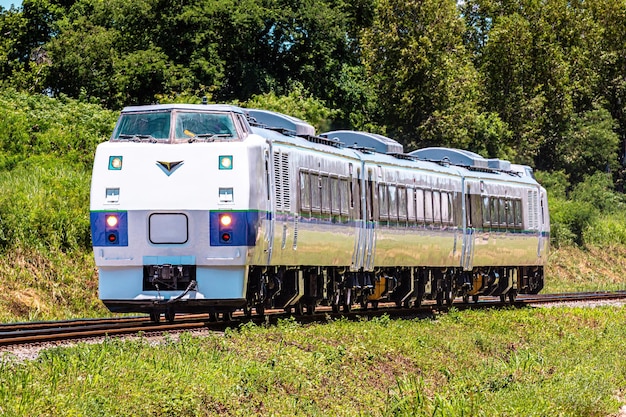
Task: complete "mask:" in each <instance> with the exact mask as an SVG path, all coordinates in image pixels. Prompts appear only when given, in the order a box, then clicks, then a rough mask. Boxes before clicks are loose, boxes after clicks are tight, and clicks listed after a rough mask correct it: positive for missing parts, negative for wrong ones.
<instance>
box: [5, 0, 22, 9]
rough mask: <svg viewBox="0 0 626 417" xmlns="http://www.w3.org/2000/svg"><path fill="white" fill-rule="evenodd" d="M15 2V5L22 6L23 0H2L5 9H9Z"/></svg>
mask: <svg viewBox="0 0 626 417" xmlns="http://www.w3.org/2000/svg"><path fill="white" fill-rule="evenodd" d="M11 4H13V5H14V6H15V7H20V6H21V5H22V0H0V6H2V7H3V8H5V9H8V8H9V7H11Z"/></svg>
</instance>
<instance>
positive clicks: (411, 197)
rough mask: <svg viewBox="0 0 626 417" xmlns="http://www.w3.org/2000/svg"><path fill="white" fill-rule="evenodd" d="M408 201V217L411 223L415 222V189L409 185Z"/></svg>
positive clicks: (407, 190) (407, 191)
mask: <svg viewBox="0 0 626 417" xmlns="http://www.w3.org/2000/svg"><path fill="white" fill-rule="evenodd" d="M406 202H407V219H408V221H409V223H410V224H413V223H415V220H416V217H415V189H414V188H411V187H407V189H406Z"/></svg>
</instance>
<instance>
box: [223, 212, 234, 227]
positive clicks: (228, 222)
mask: <svg viewBox="0 0 626 417" xmlns="http://www.w3.org/2000/svg"><path fill="white" fill-rule="evenodd" d="M232 222H233V218H232V217H230V214H223V215H222V216H221V217H220V224H221V225H222V226H224V227H228V226H230V225H231V224H232Z"/></svg>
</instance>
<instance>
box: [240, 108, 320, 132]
mask: <svg viewBox="0 0 626 417" xmlns="http://www.w3.org/2000/svg"><path fill="white" fill-rule="evenodd" d="M245 111H246V112H247V113H248V115H249V117H251V118H252V119H254V120H251V124H255V125H257V126H259V127H264V128H266V129H272V130H277V131H279V132H281V133H288V132H290V133H292V134H294V135H296V136H315V128H314V127H313V126H311V125H310V124H308V123H307V122H305V121H304V120H300V119H298V118H296V117H292V116H287V115H286V114H282V113H277V112H273V111H269V110H258V109H245Z"/></svg>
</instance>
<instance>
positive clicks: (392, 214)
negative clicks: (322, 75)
mask: <svg viewBox="0 0 626 417" xmlns="http://www.w3.org/2000/svg"><path fill="white" fill-rule="evenodd" d="M388 189H389V221H394V222H397V221H398V194H397V191H398V187H396V186H395V185H392V184H389V187H388Z"/></svg>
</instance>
